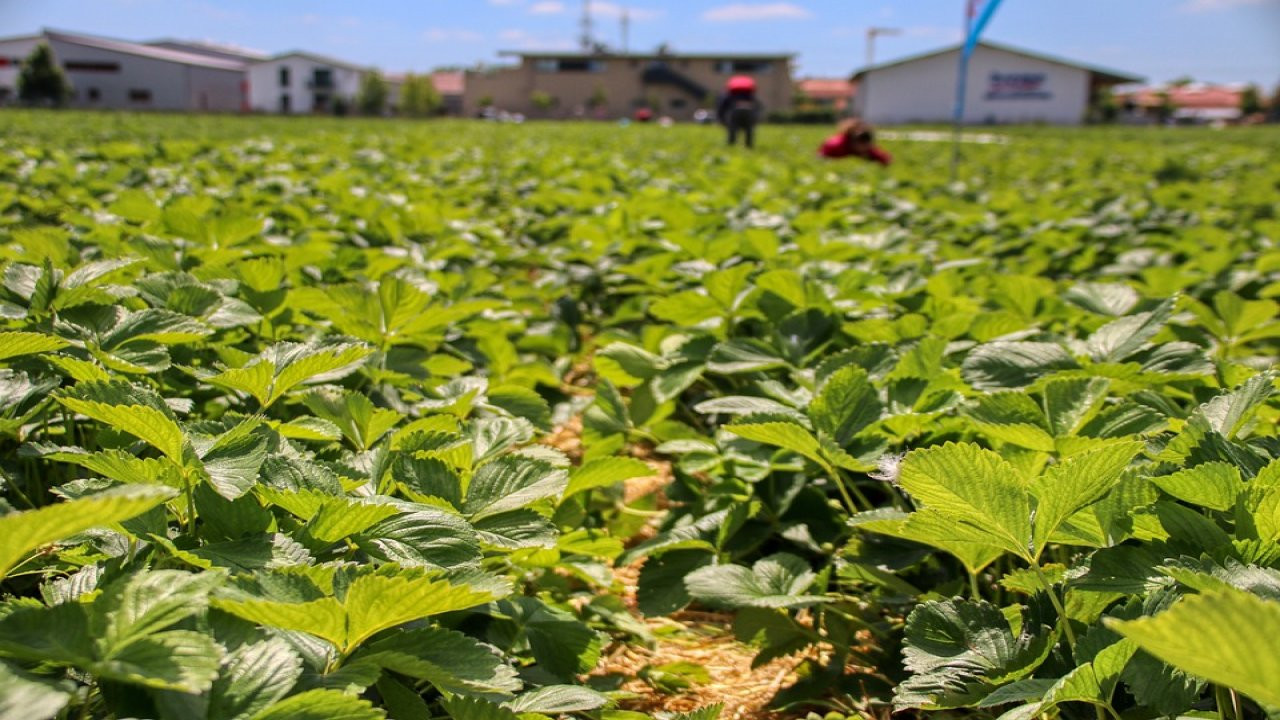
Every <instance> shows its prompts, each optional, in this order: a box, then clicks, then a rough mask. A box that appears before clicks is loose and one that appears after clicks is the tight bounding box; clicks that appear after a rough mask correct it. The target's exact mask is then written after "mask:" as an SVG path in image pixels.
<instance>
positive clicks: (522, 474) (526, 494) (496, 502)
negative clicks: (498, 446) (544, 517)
mask: <svg viewBox="0 0 1280 720" xmlns="http://www.w3.org/2000/svg"><path fill="white" fill-rule="evenodd" d="M568 484H569V473H568V471H566V470H564V469H561V468H557V467H555V466H553V465H551V464H550V463H547V462H544V461H542V460H533V459H530V458H525V457H520V456H516V455H505V456H503V457H500V458H498V459H497V460H494V461H492V462H489V463H486V464H484V465H482V466H480V468H479V469H478V470H476V473H475V476H474V477H473V478H472V479H471V484H470V485H469V486H468V487H467V497H466V501H465V502H464V503H463V508H462V509H463V512H465V513H466V514H467V516H468V517H470V518H471V519H472V521H476V520H480V519H482V518H485V517H488V516H490V515H496V514H498V513H502V512H506V511H508V510H516V509H519V508H523V507H525V506H527V505H530V504H531V503H534V502H537V501H538V500H543V499H546V498H554V497H559V496H560V494H561V493H563V492H564V491H565V488H566V487H568Z"/></svg>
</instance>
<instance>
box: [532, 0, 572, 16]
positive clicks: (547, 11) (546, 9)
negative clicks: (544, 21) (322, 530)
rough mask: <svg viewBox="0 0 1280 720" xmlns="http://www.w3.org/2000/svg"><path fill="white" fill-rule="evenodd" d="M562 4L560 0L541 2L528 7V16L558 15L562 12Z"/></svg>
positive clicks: (544, 0)
mask: <svg viewBox="0 0 1280 720" xmlns="http://www.w3.org/2000/svg"><path fill="white" fill-rule="evenodd" d="M564 9H565V8H564V3H562V2H560V0H543V2H536V3H534V4H532V5H530V6H529V14H530V15H558V14H560V13H562V12H564Z"/></svg>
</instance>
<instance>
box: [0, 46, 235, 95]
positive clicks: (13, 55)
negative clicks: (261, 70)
mask: <svg viewBox="0 0 1280 720" xmlns="http://www.w3.org/2000/svg"><path fill="white" fill-rule="evenodd" d="M42 42H43V43H47V44H48V45H49V47H50V49H51V50H53V55H54V57H55V58H56V59H57V62H58V64H59V65H61V66H62V69H63V71H64V72H66V75H67V79H68V80H69V81H70V82H71V87H72V96H71V99H70V102H69V104H70V106H71V107H75V108H83V109H111V110H169V111H201V112H237V111H240V110H243V109H244V107H245V101H246V95H245V83H244V80H245V74H244V73H245V62H244V61H243V60H240V59H230V58H224V57H214V56H212V55H208V54H203V53H195V52H187V51H183V50H177V49H171V48H168V47H160V46H152V45H144V44H142V43H133V42H127V41H124V40H112V39H108V38H102V37H96V36H92V35H81V34H76V33H68V32H58V31H54V30H45V31H44V32H42V33H40V34H37V35H28V36H23V37H17V38H8V39H4V40H0V102H4V103H8V102H12V101H13V100H15V99H16V97H17V92H18V90H17V80H18V69H19V66H20V65H21V63H22V61H23V60H24V59H25V58H26V57H27V56H28V55H29V54H30V53H31V51H32V50H33V49H35V47H36V46H37V45H38V44H40V43H42Z"/></svg>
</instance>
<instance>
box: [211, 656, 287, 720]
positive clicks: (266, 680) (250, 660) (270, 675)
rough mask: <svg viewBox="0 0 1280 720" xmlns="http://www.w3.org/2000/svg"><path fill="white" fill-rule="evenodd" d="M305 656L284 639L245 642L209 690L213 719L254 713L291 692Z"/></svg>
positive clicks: (236, 719)
mask: <svg viewBox="0 0 1280 720" xmlns="http://www.w3.org/2000/svg"><path fill="white" fill-rule="evenodd" d="M301 675H302V658H300V657H298V656H297V655H296V654H295V653H294V652H293V650H292V649H291V648H290V647H289V644H288V643H287V642H285V641H284V640H280V639H278V638H272V639H268V640H263V641H261V642H256V643H250V644H247V645H242V646H240V647H239V648H238V649H236V651H235V652H233V653H231V654H230V655H229V656H228V657H227V660H226V662H225V664H224V665H223V667H222V671H221V672H220V673H219V675H218V679H217V680H215V681H214V683H213V687H212V688H211V689H210V691H209V715H208V717H209V720H241V719H242V718H248V717H251V716H252V715H253V714H254V713H257V712H260V711H262V710H264V709H266V708H267V707H269V706H270V705H272V704H273V703H275V702H276V701H278V700H280V699H281V698H283V697H284V696H285V695H288V694H289V691H290V690H291V689H292V688H293V686H294V684H295V683H296V682H297V681H298V678H299V677H301Z"/></svg>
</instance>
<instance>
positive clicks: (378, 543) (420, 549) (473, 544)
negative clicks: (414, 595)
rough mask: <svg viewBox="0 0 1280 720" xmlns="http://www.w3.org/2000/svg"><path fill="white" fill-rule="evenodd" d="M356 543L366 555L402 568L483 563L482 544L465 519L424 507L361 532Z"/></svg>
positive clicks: (443, 566) (383, 521) (450, 566)
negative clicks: (481, 560) (481, 561)
mask: <svg viewBox="0 0 1280 720" xmlns="http://www.w3.org/2000/svg"><path fill="white" fill-rule="evenodd" d="M355 542H356V544H357V545H359V546H360V548H361V549H363V550H364V551H365V552H367V553H369V554H370V555H372V556H374V557H376V558H378V559H380V560H384V561H389V562H394V563H398V564H399V565H401V566H402V567H430V568H456V567H463V566H468V565H479V563H480V541H479V538H478V537H477V536H476V532H475V529H474V528H472V527H471V525H469V524H468V523H467V521H466V520H463V519H462V518H460V517H458V516H456V515H452V514H450V513H447V512H444V511H441V510H435V509H428V508H423V509H422V510H417V511H414V512H406V513H401V514H399V515H395V516H392V517H389V518H387V519H385V520H382V521H381V522H378V523H375V524H374V525H372V526H370V527H368V528H367V529H365V530H362V531H361V532H360V533H359V534H358V535H357V536H356V538H355Z"/></svg>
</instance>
